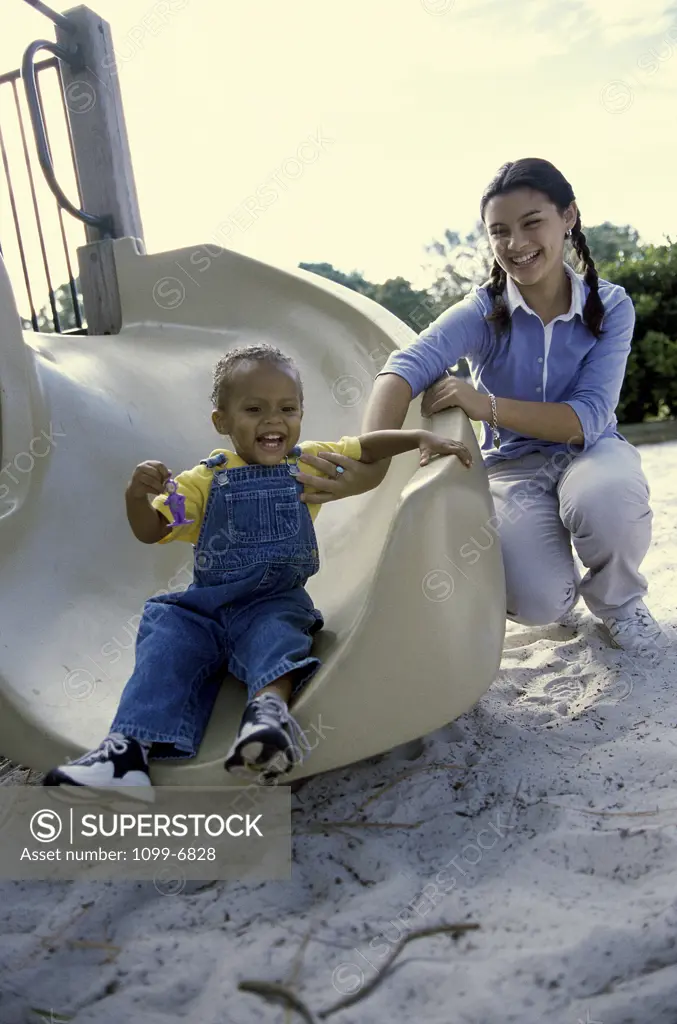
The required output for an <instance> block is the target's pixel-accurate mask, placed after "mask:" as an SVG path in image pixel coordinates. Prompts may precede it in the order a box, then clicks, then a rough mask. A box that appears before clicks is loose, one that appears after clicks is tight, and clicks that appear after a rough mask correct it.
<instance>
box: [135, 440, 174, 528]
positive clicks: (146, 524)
mask: <svg viewBox="0 0 677 1024" xmlns="http://www.w3.org/2000/svg"><path fill="white" fill-rule="evenodd" d="M171 475H172V474H171V473H170V471H169V470H168V469H167V467H166V466H165V465H164V463H162V462H154V461H152V460H150V461H148V462H141V463H139V465H138V466H137V467H136V469H135V470H134V472H133V473H132V479H131V480H130V481H129V484H128V485H127V490H126V491H125V503H126V505H127V519H128V520H129V525H130V526H131V528H132V533H133V534H134V536H135V537H136V538H137V540H140V541H141V543H142V544H157V542H158V541H159V540H162V538H163V537H166V536H167V534H168V533H170V532H171V529H172V528H171V525H170V524H169V523H168V521H167V519H166V518H165V517H164V516H163V515H162V513H161V512H158V511H157V509H154V508H153V507H152V505H151V504H150V503H149V501H148V495H149V494H153V495H155V494H162V493H163V491H164V489H165V484H166V482H167V480H168V479H169V477H170V476H171Z"/></svg>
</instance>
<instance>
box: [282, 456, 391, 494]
mask: <svg viewBox="0 0 677 1024" xmlns="http://www.w3.org/2000/svg"><path fill="white" fill-rule="evenodd" d="M304 462H307V463H308V464H309V465H311V466H315V468H316V469H319V470H320V472H321V473H325V474H326V477H317V476H312V475H310V474H306V473H297V474H296V479H297V480H298V481H299V482H300V483H302V484H304V485H307V486H308V487H315V488H317V489H318V490H317V493H316V494H305V493H304V494H302V495H301V501H303V502H305V503H306V504H311V505H324V504H325V503H326V502H328V501H337V500H338V499H339V498H352V497H353V496H354V495H356V494H364V493H365V492H366V491H371V490H373V488H374V487H378V485H379V484H380V483H381V481H382V480H383V478H384V477H385V475H386V472H387V470H388V460H387V459H385V460H384V461H382V462H372V463H370V464H367V463H364V462H358V461H357V460H356V459H350V458H348V456H347V455H339V454H338V452H325V454H324V455H322V456H319V455H301V456H300V458H299V460H298V467H299V469H301V467H302V466H303V463H304ZM337 466H340V467H341V468H342V469H343V473H338V472H337V469H336V467H337ZM327 477H328V479H327Z"/></svg>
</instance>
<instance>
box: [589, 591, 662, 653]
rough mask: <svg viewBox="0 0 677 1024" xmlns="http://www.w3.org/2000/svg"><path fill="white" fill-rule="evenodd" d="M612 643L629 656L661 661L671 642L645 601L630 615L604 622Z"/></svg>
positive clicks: (608, 618) (609, 618)
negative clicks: (633, 655)
mask: <svg viewBox="0 0 677 1024" xmlns="http://www.w3.org/2000/svg"><path fill="white" fill-rule="evenodd" d="M602 621H603V622H604V625H605V626H606V628H607V630H608V632H609V636H610V638H611V643H612V644H613V646H614V647H620V649H621V650H623V651H626V652H627V653H628V654H635V655H638V656H639V657H641V658H653V659H654V660H657V659H659V658H660V657H661V656H662V655H664V654H665V653H666V652H667V651H668V650H669V649H670V641H669V639H668V637H667V635H666V634H665V632H664V630H663V629H662V628H661V626H660V624H659V623H658V622H657V621H656V619H655V618H654V617H653V615H652V614H651V612H650V611H649V609H648V608H647V606H646V605H645V604H644V601H639V602H638V603H637V605H636V606H635V607H634V609H633V610H632V612H631V613H630V615H625V616H624V617H623V618H616V617H615V616H608V617H607V618H605V619H603V620H602Z"/></svg>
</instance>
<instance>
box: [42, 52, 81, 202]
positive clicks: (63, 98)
mask: <svg viewBox="0 0 677 1024" xmlns="http://www.w3.org/2000/svg"><path fill="white" fill-rule="evenodd" d="M35 67H36V68H39V67H40V65H39V64H36V65H35ZM54 67H55V68H56V80H57V89H58V91H59V96H60V97H61V106H62V107H63V119H64V122H65V124H66V134H67V135H68V145H69V146H70V151H71V160H72V161H73V168H74V170H75V187H76V189H77V192H78V203H79V204H80V209H82V208H83V206H84V205H85V204H84V203H83V201H82V189H81V188H80V175H79V174H78V162H77V160H76V159H75V145H74V144H73V133H72V131H71V126H70V123H69V121H68V107H67V106H66V90H65V89H64V87H63V79H62V78H61V68H60V67H59V62H58V61H55V62H54Z"/></svg>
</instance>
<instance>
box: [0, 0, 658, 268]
mask: <svg viewBox="0 0 677 1024" xmlns="http://www.w3.org/2000/svg"><path fill="white" fill-rule="evenodd" d="M171 2H172V4H173V6H174V8H175V9H174V10H173V11H172V12H171V13H170V14H169V15H166V16H165V23H164V24H163V23H162V22H161V21H160V19H159V18H158V17H157V12H158V10H162V9H163V8H165V7H167V6H168V4H167V3H166V2H163V3H160V2H159V0H91V3H92V6H93V7H94V8H95V9H96V10H97V11H98V12H99V13H100V14H101V15H102V16H103V17H105V18H106V19H107V20H108V21H109V22H110V23H111V25H112V28H113V33H114V39H115V45H116V49H117V52H118V58H119V66H120V81H121V85H122V92H123V99H124V104H125V112H126V118H127V127H128V132H129V136H130V141H131V149H132V155H133V161H134V169H135V173H136V182H137V188H138V193H139V199H140V204H141V211H142V217H143V224H144V229H145V240H146V248H147V250H148V251H149V252H153V251H159V250H162V249H168V248H175V247H178V246H183V245H194V244H196V243H200V242H204V241H213V240H219V241H220V242H221V244H224V245H225V246H226V247H230V248H234V249H237V250H240V251H242V252H245V253H248V254H250V255H254V256H256V257H258V258H261V259H264V260H268V261H270V262H272V263H278V264H282V265H285V264H290V263H291V264H295V263H297V262H298V261H300V260H304V261H321V260H323V261H328V262H332V263H334V265H335V266H337V267H339V268H341V269H343V270H350V269H353V268H357V269H360V270H362V271H364V272H365V274H366V275H367V276H368V277H370V278H371V279H375V280H382V279H384V278H386V277H388V276H394V275H397V274H402V275H404V276H407V277H409V278H412V279H414V280H422V278H421V276H420V275H421V266H422V264H424V263H425V262H426V260H427V257H426V255H425V252H424V246H425V244H426V243H427V242H430V241H431V240H432V239H433V238H434V237H435V236H440V235H441V234H442V232H443V231H444V229H445V228H447V227H448V228H452V229H456V230H459V231H461V232H464V231H466V230H469V229H470V228H471V227H472V225H473V222H474V221H475V219H476V217H477V213H478V204H479V198H480V194H481V192H482V189H483V187H484V185H485V184H486V182H487V181H488V179H489V178H490V177H491V176H492V174H493V173H494V172H495V171H496V170H497V168H498V167H499V166H500V164H501V163H503V162H504V161H506V160H511V159H516V158H519V157H521V156H541V157H545V158H547V159H549V160H552V161H553V162H554V163H555V164H557V165H558V166H559V167H560V168H561V170H562V171H563V172H564V174H565V175H566V176H567V177H568V179H569V180H570V182H571V183H572V185H573V187H574V191H575V193H576V196H577V198H578V200H579V205H580V207H581V211H582V216H583V221H584V223H589V224H592V223H599V222H600V221H603V220H611V221H615V222H619V223H631V224H633V225H634V226H635V227H637V228H638V229H639V231H640V234H641V235H642V237H643V238H644V239H645V240H651V241H661V240H662V238H663V236H664V235H665V234H672V235H673V237H677V202H675V182H676V178H677V168H676V166H675V155H676V153H677V147H676V146H675V112H676V110H677V59H676V58H677V13H676V12H677V8H675V9H673V11H672V13H671V12H670V8H669V7H668V6H667V5H666V3H665V2H664V0H642V2H641V3H638V2H637V0H341V2H340V3H335V4H329V3H326V2H324V0H286V2H285V3H280V2H279V0H258V2H257V3H255V4H252V3H233V2H228V3H223V2H221V0H218V2H217V0H171ZM154 12H155V13H154ZM10 16H11V18H12V19H13V20H12V22H11V24H9V22H8V18H9V17H10ZM144 19H145V24H144ZM45 36H46V37H47V38H53V34H52V33H51V28H50V24H49V23H48V22H47V21H46V19H45V18H43V17H42V16H41V15H39V14H38V13H37V12H35V11H33V10H32V9H31V8H29V7H28V6H27V5H26V4H24V3H23V2H21V0H4V3H3V30H2V34H1V36H0V70H2V71H5V70H9V69H11V68H12V67H16V66H18V64H19V63H20V59H21V54H22V52H23V49H24V48H25V46H26V45H27V44H28V43H29V42H30V41H31V40H33V39H34V38H36V37H45ZM3 93H8V90H6V89H1V90H0V94H3ZM8 99H9V97H8V96H7V98H3V101H2V102H3V109H2V111H0V113H2V114H3V116H5V118H6V116H7V106H8ZM2 123H3V124H5V123H6V121H5V120H3V121H2ZM10 134H11V132H10ZM318 139H319V140H320V141H319V142H318V141H317V140H318ZM313 140H315V141H313ZM10 141H11V140H10ZM299 147H301V149H300V148H299ZM299 157H301V159H302V160H303V161H305V163H303V164H299V162H298V159H299ZM285 169H286V170H285ZM15 173H16V178H17V190H18V191H19V192H20V194H21V197H22V201H23V202H24V203H28V202H29V199H30V197H29V193H28V190H27V186H26V183H25V182H24V181H23V179H22V177H21V174H20V170H19V169H17V170H16V172H15ZM264 185H267V187H268V191H265V190H264V192H263V193H261V192H260V193H259V196H261V195H265V196H267V203H268V205H267V206H266V208H265V209H260V210H258V211H255V210H254V211H253V214H252V215H250V214H248V213H246V211H245V206H246V205H249V207H250V208H251V207H253V206H255V205H256V203H255V200H254V199H252V198H251V197H253V196H255V194H256V190H257V188H259V189H260V188H261V187H262V186H264ZM273 197H274V198H273ZM0 201H2V204H3V205H2V209H0V233H1V235H2V238H3V241H5V248H6V250H7V255H8V262H9V261H10V260H11V259H12V258H13V257H11V255H10V251H9V250H10V248H11V246H10V245H9V244H8V242H7V241H6V240H7V239H10V235H11V219H10V216H9V210H8V206H7V203H6V193H5V192H4V188H3V183H2V182H1V181H0ZM220 225H221V227H220ZM223 225H226V227H224V226H223ZM55 238H56V234H55V228H54V227H53V226H52V227H50V241H53V240H54V239H55ZM57 276H58V275H57ZM61 279H63V275H61Z"/></svg>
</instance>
